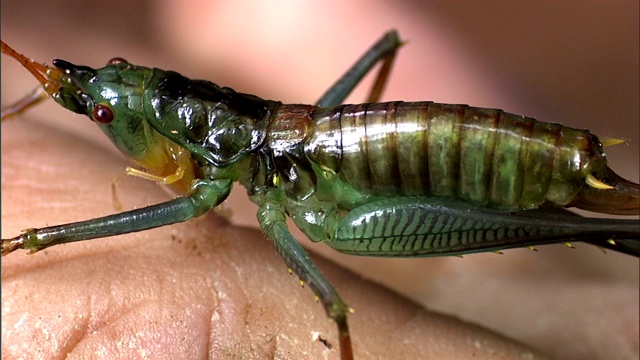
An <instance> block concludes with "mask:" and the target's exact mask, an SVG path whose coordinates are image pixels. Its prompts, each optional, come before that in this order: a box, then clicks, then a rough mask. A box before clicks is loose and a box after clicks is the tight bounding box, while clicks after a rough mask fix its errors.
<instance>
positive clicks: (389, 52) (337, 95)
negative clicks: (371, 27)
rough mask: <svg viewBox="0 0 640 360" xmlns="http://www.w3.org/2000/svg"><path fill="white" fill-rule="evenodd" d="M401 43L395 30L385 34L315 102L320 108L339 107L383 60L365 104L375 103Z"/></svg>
mask: <svg viewBox="0 0 640 360" xmlns="http://www.w3.org/2000/svg"><path fill="white" fill-rule="evenodd" d="M400 46H402V42H401V41H400V38H399V37H398V33H397V32H396V31H395V30H392V31H389V32H387V33H386V34H385V35H384V36H383V37H382V38H381V39H380V40H378V42H377V43H376V44H375V45H374V46H373V47H372V48H371V49H369V50H368V51H367V52H366V53H365V54H364V55H363V56H362V57H361V58H360V59H359V60H358V62H356V63H355V64H354V65H353V66H352V67H351V69H349V70H348V71H347V72H346V73H345V74H344V75H343V76H342V77H341V78H340V79H339V80H338V81H337V82H336V83H335V84H333V86H331V88H329V90H327V92H325V93H324V95H322V97H321V98H320V99H319V100H318V101H317V102H316V105H318V106H321V107H329V106H336V105H340V104H341V103H342V101H344V99H345V98H346V97H347V95H349V93H351V91H352V90H353V89H354V88H355V87H356V85H358V83H359V82H360V80H362V78H363V77H364V76H365V75H366V74H367V73H368V72H369V71H370V70H371V68H372V67H373V66H374V65H375V64H376V63H377V62H378V61H380V60H383V61H384V62H383V64H382V67H381V68H380V71H379V72H378V77H377V78H376V82H375V85H374V86H373V88H372V89H371V93H370V94H369V98H368V100H367V102H376V101H378V99H379V98H380V95H381V94H382V90H383V88H384V85H385V84H386V82H387V78H388V76H389V72H390V70H391V65H392V64H393V60H394V58H395V56H396V52H397V50H398V48H399V47H400Z"/></svg>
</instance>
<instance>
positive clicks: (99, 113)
mask: <svg viewBox="0 0 640 360" xmlns="http://www.w3.org/2000/svg"><path fill="white" fill-rule="evenodd" d="M91 115H92V117H93V121H95V122H97V123H99V124H110V123H111V122H112V121H113V110H111V108H110V107H108V106H107V105H105V104H98V105H96V106H95V107H94V108H93V114H91Z"/></svg>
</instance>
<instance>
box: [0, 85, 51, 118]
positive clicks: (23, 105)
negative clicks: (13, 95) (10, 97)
mask: <svg viewBox="0 0 640 360" xmlns="http://www.w3.org/2000/svg"><path fill="white" fill-rule="evenodd" d="M47 98H49V95H47V92H46V91H45V90H44V89H43V88H42V87H37V88H35V89H34V90H33V91H32V92H31V94H29V95H27V96H25V97H24V98H22V99H20V100H18V101H16V102H15V103H13V104H11V105H8V106H5V107H4V108H2V114H1V115H0V119H2V120H6V119H8V118H10V117H12V116H15V115H18V114H20V113H21V112H23V111H25V110H27V109H29V108H31V107H32V106H34V105H36V104H38V103H39V102H41V101H43V100H45V99H47Z"/></svg>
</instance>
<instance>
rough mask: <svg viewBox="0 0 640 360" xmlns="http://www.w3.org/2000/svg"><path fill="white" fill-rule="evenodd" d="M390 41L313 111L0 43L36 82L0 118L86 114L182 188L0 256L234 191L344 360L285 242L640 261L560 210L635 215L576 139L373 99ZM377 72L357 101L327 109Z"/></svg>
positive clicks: (633, 234) (324, 284)
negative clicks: (298, 234)
mask: <svg viewBox="0 0 640 360" xmlns="http://www.w3.org/2000/svg"><path fill="white" fill-rule="evenodd" d="M401 44H402V43H401V41H400V40H399V38H398V35H397V34H396V32H394V31H391V32H389V33H387V34H386V35H385V36H384V37H383V38H381V39H380V40H379V41H378V42H377V43H376V44H375V45H374V46H373V47H372V48H371V49H370V50H369V51H368V52H367V53H366V54H365V56H364V57H363V58H361V59H360V60H359V61H358V62H357V63H356V64H355V65H354V67H353V68H352V69H350V70H349V71H348V72H347V74H345V75H344V76H343V77H342V78H341V79H340V80H339V81H338V82H337V83H336V84H335V85H334V86H333V87H332V88H331V89H330V90H329V91H327V93H326V94H325V95H324V96H323V97H322V98H321V99H320V100H319V101H318V102H317V104H316V105H287V104H282V103H280V102H276V101H267V100H263V99H260V98H258V97H256V96H253V95H248V94H242V93H237V92H235V91H233V90H232V89H229V88H223V87H219V86H217V85H215V84H213V83H211V82H208V81H203V80H191V79H188V78H186V77H184V76H182V75H180V74H178V73H176V72H173V71H164V70H160V69H151V68H146V67H142V66H136V65H132V64H130V63H128V62H126V61H124V60H123V59H120V58H115V59H112V60H111V61H109V63H108V64H107V65H106V66H105V67H103V68H101V69H93V68H90V67H86V66H78V65H74V64H71V63H69V62H67V61H64V60H54V61H53V67H48V66H44V65H40V64H37V63H35V62H33V61H31V60H29V59H27V58H26V57H24V56H23V55H20V54H18V53H17V52H15V51H14V50H13V49H11V48H10V47H9V46H7V45H6V44H5V43H4V42H3V43H2V52H4V53H6V54H8V55H10V56H12V57H14V58H15V59H17V60H18V61H20V62H21V63H22V64H23V65H24V67H25V68H27V69H28V70H29V71H30V72H31V73H32V74H33V75H34V76H35V77H36V78H37V79H38V80H39V81H40V83H41V84H42V89H43V91H38V92H35V93H34V95H33V96H31V97H29V98H27V99H25V100H24V101H22V102H20V103H19V104H17V105H16V106H14V107H11V108H8V109H7V110H6V111H3V118H5V117H6V116H10V115H13V114H16V113H18V112H20V111H22V110H24V109H25V108H27V107H29V106H31V105H33V104H35V103H36V102H38V101H40V100H42V99H44V98H46V97H47V95H49V96H51V97H52V98H53V99H54V100H55V101H56V102H57V103H58V104H60V105H62V106H63V107H64V108H66V109H68V110H71V111H73V112H75V113H79V114H84V115H87V116H88V117H89V118H90V119H91V120H92V121H93V122H95V123H96V124H97V125H98V126H99V127H100V128H101V129H102V130H103V131H104V132H105V134H106V135H107V136H108V137H109V138H110V139H111V141H112V142H113V143H114V144H115V145H116V146H117V147H118V149H119V150H120V151H121V152H122V153H124V154H125V155H126V156H127V157H129V158H130V159H132V160H133V161H134V162H135V163H136V164H138V165H139V166H140V167H141V168H142V170H140V169H134V168H128V169H127V172H128V173H129V174H131V175H134V176H139V177H142V178H145V179H149V180H153V181H158V182H162V183H165V184H171V185H174V186H176V187H177V188H178V189H180V190H182V191H184V192H185V195H184V196H182V197H178V198H176V199H173V200H170V201H167V202H164V203H161V204H158V205H153V206H149V207H145V208H141V209H136V210H132V211H127V212H123V213H119V214H115V215H110V216H105V217H101V218H96V219H91V220H87V221H81V222H77V223H72V224H65V225H59V226H52V227H46V228H41V229H27V230H25V231H24V232H23V233H22V234H21V235H19V236H16V237H14V238H11V239H3V240H2V255H3V256H4V255H7V254H9V253H11V252H13V251H14V250H16V249H27V250H30V251H31V252H36V251H39V250H42V249H45V248H48V247H51V246H54V245H58V244H64V243H69V242H74V241H83V240H88V239H94V238H102V237H106V236H111V235H119V234H125V233H130V232H135V231H142V230H146V229H151V228H155V227H160V226H164V225H169V224H173V223H177V222H183V221H186V220H189V219H191V218H194V217H198V216H201V215H203V214H205V213H206V212H208V211H210V210H211V209H213V208H215V207H216V206H218V205H219V204H221V203H222V202H223V201H224V200H225V199H226V198H227V196H228V195H229V193H230V191H231V187H232V184H233V183H234V182H239V183H240V184H242V185H243V186H244V187H245V188H246V189H247V192H248V195H249V197H250V198H251V200H252V201H253V202H254V203H256V204H257V205H258V206H259V210H258V214H257V217H258V221H259V223H260V227H261V228H262V230H263V231H264V233H265V234H266V235H267V237H268V238H269V239H271V241H272V242H273V244H274V246H275V248H276V250H277V252H278V253H279V254H280V256H281V257H282V259H283V260H284V262H285V263H286V265H287V266H288V267H289V268H290V269H291V270H292V271H293V272H294V273H296V274H297V275H298V277H299V278H300V279H301V281H303V282H304V283H305V284H307V285H308V286H309V287H310V288H311V289H312V291H313V292H314V293H315V294H316V296H317V297H318V299H319V300H320V302H321V303H322V305H323V307H324V309H325V311H326V313H327V315H328V317H329V318H331V319H332V320H334V321H335V323H336V325H337V327H338V334H339V342H340V345H339V349H340V355H341V358H342V359H343V360H348V359H353V351H352V346H351V338H350V334H349V329H348V326H347V314H348V313H349V311H350V308H349V307H348V306H347V305H346V304H345V303H344V302H343V301H342V299H341V298H340V296H339V295H338V293H337V292H336V290H335V289H334V288H333V286H332V285H331V284H330V283H329V282H328V281H327V280H326V279H325V278H324V276H323V275H322V274H321V273H320V272H319V271H318V269H317V268H316V266H315V265H314V264H313V263H312V262H311V261H310V260H309V258H308V256H307V254H306V252H305V251H304V250H303V249H302V247H301V246H300V245H299V244H298V242H297V241H296V240H295V238H294V237H293V236H292V235H291V233H290V231H289V229H288V228H287V225H286V222H285V220H286V217H287V216H289V217H291V218H292V219H293V221H294V222H295V224H296V226H298V227H299V228H300V229H301V230H302V231H303V232H304V233H305V234H306V235H307V236H308V237H309V238H310V239H311V240H313V241H316V242H320V241H322V242H325V243H327V244H328V245H329V246H331V247H332V248H334V249H336V250H338V251H340V252H343V253H347V254H353V255H367V256H384V257H422V256H443V255H461V254H469V253H477V252H485V251H499V250H502V249H508V248H516V247H533V246H536V245H542V244H551V243H562V242H565V243H568V242H572V241H584V242H588V243H591V244H595V245H598V246H601V247H605V248H610V249H614V250H618V251H622V252H625V253H628V254H631V255H634V256H640V226H639V224H638V221H637V220H619V219H616V220H612V219H595V218H585V217H581V216H578V215H575V214H573V213H571V212H569V211H567V210H565V209H563V208H564V207H577V208H581V209H586V210H590V211H595V212H599V213H607V214H618V215H638V214H639V213H640V186H639V185H638V184H635V183H632V182H630V181H627V180H625V179H623V178H621V177H620V176H618V175H616V174H615V173H614V172H613V171H612V170H611V169H610V168H609V167H608V166H607V161H606V158H605V155H604V152H603V144H604V145H610V144H615V143H618V142H620V141H618V140H615V139H609V140H603V141H600V140H598V138H597V137H596V136H595V135H593V134H591V133H589V131H587V130H578V129H573V128H569V127H564V126H562V125H559V124H553V123H545V122H539V121H536V120H534V119H532V118H528V117H523V116H517V115H513V114H509V113H506V112H503V111H501V110H496V109H483V108H474V107H469V106H467V105H447V104H438V103H433V102H399V101H397V102H387V103H377V102H375V101H376V100H377V99H378V98H379V96H380V93H381V91H382V88H383V86H384V83H385V81H386V78H387V75H388V73H389V69H390V67H391V64H392V61H393V59H394V57H395V54H396V51H397V49H398V48H399V47H400V46H401ZM381 61H382V63H383V66H382V68H381V69H382V70H381V72H380V74H379V76H378V80H377V82H376V85H375V86H374V89H373V90H372V92H371V96H370V102H369V103H366V104H359V105H340V104H341V103H342V101H343V100H344V99H345V97H346V96H347V95H348V94H349V92H350V91H351V90H352V89H353V88H354V87H355V86H356V85H357V84H358V82H359V81H360V79H361V78H362V77H363V76H364V75H365V74H366V73H368V72H369V71H370V69H371V68H372V67H373V66H374V65H375V64H377V63H378V62H381Z"/></svg>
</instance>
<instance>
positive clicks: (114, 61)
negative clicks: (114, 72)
mask: <svg viewBox="0 0 640 360" xmlns="http://www.w3.org/2000/svg"><path fill="white" fill-rule="evenodd" d="M128 63H129V62H128V61H127V60H125V59H123V58H121V57H114V58H113V59H111V60H109V61H107V65H116V64H128Z"/></svg>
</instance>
